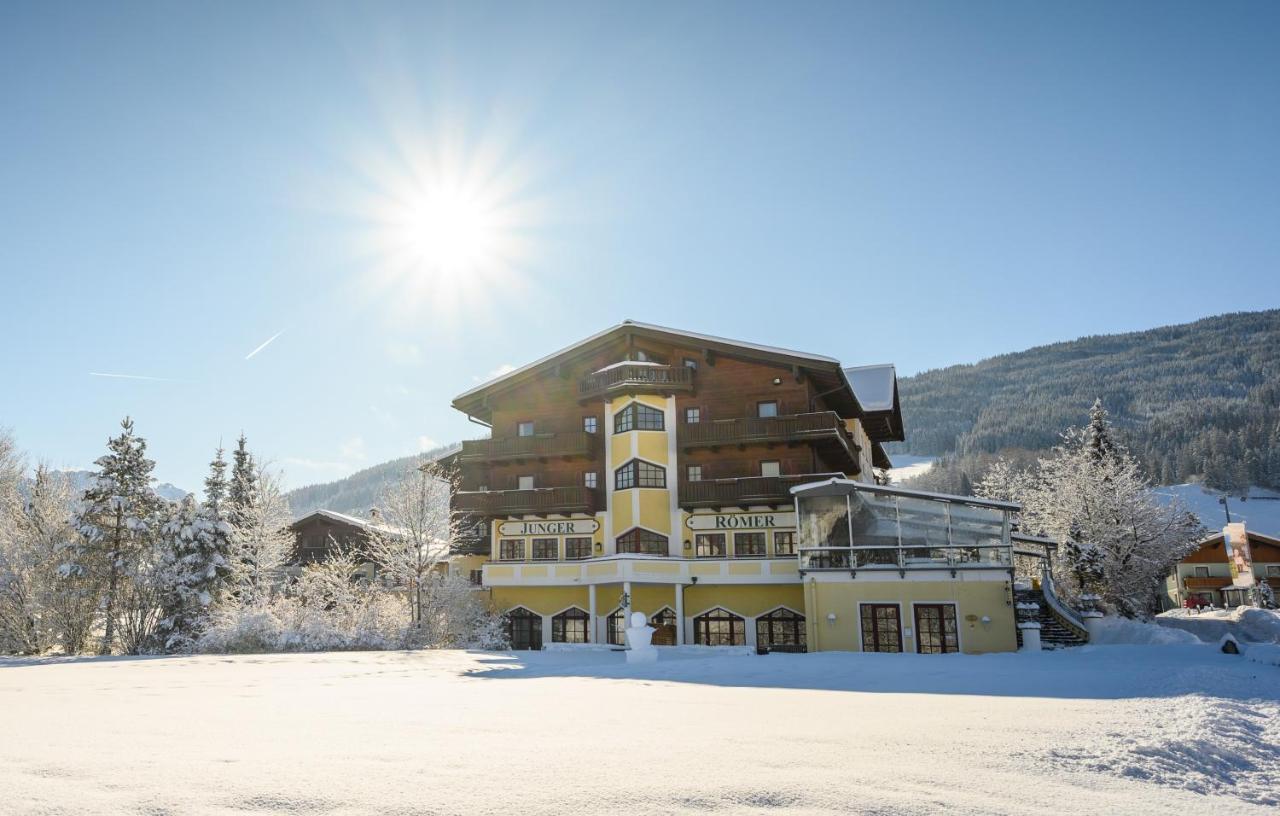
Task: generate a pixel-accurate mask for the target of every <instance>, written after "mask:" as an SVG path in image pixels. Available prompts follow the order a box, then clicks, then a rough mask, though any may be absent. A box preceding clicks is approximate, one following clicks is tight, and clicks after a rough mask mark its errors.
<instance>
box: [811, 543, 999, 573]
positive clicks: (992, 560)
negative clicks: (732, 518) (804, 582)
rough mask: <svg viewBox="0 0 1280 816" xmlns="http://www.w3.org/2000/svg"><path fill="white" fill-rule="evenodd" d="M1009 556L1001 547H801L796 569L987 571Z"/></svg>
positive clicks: (997, 566)
mask: <svg viewBox="0 0 1280 816" xmlns="http://www.w3.org/2000/svg"><path fill="white" fill-rule="evenodd" d="M1011 563H1012V552H1011V551H1010V548H1009V547H1008V546H1005V545H996V546H987V547H968V546H958V545H934V546H926V547H910V546H902V547H899V546H874V547H802V548H801V549H800V569H802V570H808V571H818V570H860V569H884V568H888V569H899V570H906V569H974V568H980V569H991V568H993V567H996V568H1004V567H1008V566H1009V565H1010V564H1011Z"/></svg>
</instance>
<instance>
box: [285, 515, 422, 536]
mask: <svg viewBox="0 0 1280 816" xmlns="http://www.w3.org/2000/svg"><path fill="white" fill-rule="evenodd" d="M313 518H325V519H328V520H329V521H334V522H337V523H338V524H345V525H347V526H348V527H357V528H359V529H361V530H364V531H366V532H380V533H390V534H392V535H396V534H399V533H400V532H402V531H401V530H400V529H399V528H397V527H391V526H389V525H386V524H377V523H375V522H373V521H370V520H369V519H362V518H357V517H355V516H348V515H347V514H346V513H339V512H337V511H336V510H323V509H321V510H313V511H311V512H310V513H308V514H307V515H305V516H303V517H302V518H300V519H296V520H295V521H294V522H293V524H291V525H289V527H290V529H292V528H294V527H297V526H298V525H299V524H302V523H303V522H304V521H309V520H311V519H313Z"/></svg>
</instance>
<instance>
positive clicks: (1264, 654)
mask: <svg viewBox="0 0 1280 816" xmlns="http://www.w3.org/2000/svg"><path fill="white" fill-rule="evenodd" d="M1244 656H1245V657H1247V658H1249V659H1250V660H1252V661H1253V662H1254V663H1261V664H1263V665H1265V666H1280V645H1277V644H1275V643H1257V644H1254V645H1252V646H1249V647H1248V648H1246V649H1245V652H1244Z"/></svg>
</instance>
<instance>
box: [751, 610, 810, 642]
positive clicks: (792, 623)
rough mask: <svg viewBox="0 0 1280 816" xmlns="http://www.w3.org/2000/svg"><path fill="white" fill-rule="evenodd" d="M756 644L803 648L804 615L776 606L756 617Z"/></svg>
mask: <svg viewBox="0 0 1280 816" xmlns="http://www.w3.org/2000/svg"><path fill="white" fill-rule="evenodd" d="M756 645H758V646H768V647H769V648H771V649H774V648H778V647H795V648H797V649H803V648H805V645H806V644H805V632H804V615H801V614H799V613H798V612H792V611H791V610H790V609H784V608H778V609H775V610H773V611H772V612H770V613H768V614H766V615H761V616H760V617H758V618H756Z"/></svg>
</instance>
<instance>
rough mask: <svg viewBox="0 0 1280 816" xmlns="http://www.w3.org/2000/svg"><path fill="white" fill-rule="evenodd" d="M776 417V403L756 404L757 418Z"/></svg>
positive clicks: (772, 401)
mask: <svg viewBox="0 0 1280 816" xmlns="http://www.w3.org/2000/svg"><path fill="white" fill-rule="evenodd" d="M777 415H778V403H777V402H776V401H774V400H770V401H769V402H757V403H756V416H758V417H776V416H777Z"/></svg>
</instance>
